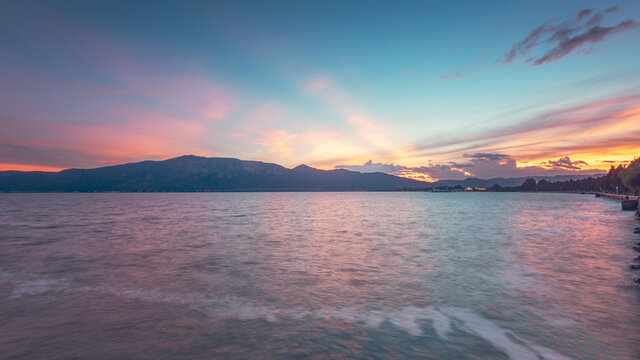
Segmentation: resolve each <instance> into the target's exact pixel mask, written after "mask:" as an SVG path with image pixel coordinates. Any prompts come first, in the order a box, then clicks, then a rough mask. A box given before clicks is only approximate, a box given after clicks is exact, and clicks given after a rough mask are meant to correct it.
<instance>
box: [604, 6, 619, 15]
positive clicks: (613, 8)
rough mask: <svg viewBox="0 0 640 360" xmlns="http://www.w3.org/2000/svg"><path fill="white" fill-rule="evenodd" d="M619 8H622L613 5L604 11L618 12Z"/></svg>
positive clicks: (606, 12) (607, 12)
mask: <svg viewBox="0 0 640 360" xmlns="http://www.w3.org/2000/svg"><path fill="white" fill-rule="evenodd" d="M618 10H620V8H619V7H618V5H613V6H612V7H610V8H608V9H607V10H605V11H604V13H605V14H609V13H614V12H617V11H618Z"/></svg>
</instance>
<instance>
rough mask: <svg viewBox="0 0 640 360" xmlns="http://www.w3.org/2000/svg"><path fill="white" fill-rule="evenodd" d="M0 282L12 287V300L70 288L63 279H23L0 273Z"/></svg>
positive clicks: (13, 274)
mask: <svg viewBox="0 0 640 360" xmlns="http://www.w3.org/2000/svg"><path fill="white" fill-rule="evenodd" d="M0 280H3V281H4V282H9V283H11V284H12V285H13V290H12V291H11V297H12V298H18V297H21V296H23V295H37V294H42V293H45V292H48V291H62V290H65V289H67V288H68V287H69V286H70V283H69V282H68V281H66V280H65V279H25V278H23V277H22V276H20V275H19V274H15V273H7V272H0Z"/></svg>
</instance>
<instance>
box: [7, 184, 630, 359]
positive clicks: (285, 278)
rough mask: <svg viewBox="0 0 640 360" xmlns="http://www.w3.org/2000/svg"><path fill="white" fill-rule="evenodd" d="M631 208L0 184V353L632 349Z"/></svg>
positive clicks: (532, 353) (568, 354)
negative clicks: (58, 190) (43, 190)
mask: <svg viewBox="0 0 640 360" xmlns="http://www.w3.org/2000/svg"><path fill="white" fill-rule="evenodd" d="M636 226H638V225H637V222H636V221H635V220H634V218H633V216H632V213H629V212H622V211H621V210H620V204H619V203H618V202H614V201H611V200H607V199H602V198H599V199H597V198H594V197H593V196H592V195H574V194H543V193H537V194H533V193H423V192H387V193H384V192H380V193H378V192H351V193H148V194H145V193H108V194H107V193H104V194H0V349H1V353H0V358H8V359H14V358H15V359H22V358H24V359H55V358H92V359H113V358H136V359H159V358H175V359H177V358H189V359H198V358H202V359H210V358H223V359H234V358H239V359H244V358H260V359H293V358H295V359H300V358H316V359H327V358H362V359H372V358H427V359H507V358H510V359H568V358H571V359H638V358H640V311H638V309H640V289H636V288H635V286H634V283H633V278H634V277H636V276H638V274H637V273H635V274H634V273H633V272H632V271H630V270H629V264H631V262H632V259H633V258H634V257H635V256H636V255H638V253H636V252H634V251H633V250H632V249H631V247H632V246H633V245H634V244H635V242H637V241H640V236H639V235H634V234H633V228H634V227H636Z"/></svg>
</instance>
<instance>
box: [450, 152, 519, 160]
mask: <svg viewBox="0 0 640 360" xmlns="http://www.w3.org/2000/svg"><path fill="white" fill-rule="evenodd" d="M462 156H463V157H466V158H471V159H476V160H491V161H499V160H504V159H508V158H509V155H505V154H487V153H473V154H464V155H462Z"/></svg>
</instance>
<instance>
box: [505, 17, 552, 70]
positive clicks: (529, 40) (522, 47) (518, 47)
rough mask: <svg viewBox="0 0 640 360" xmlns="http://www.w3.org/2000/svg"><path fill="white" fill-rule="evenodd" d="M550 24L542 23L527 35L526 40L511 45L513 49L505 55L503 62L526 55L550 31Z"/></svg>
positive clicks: (506, 62) (509, 61)
mask: <svg viewBox="0 0 640 360" xmlns="http://www.w3.org/2000/svg"><path fill="white" fill-rule="evenodd" d="M548 31H549V30H548V24H547V23H545V24H543V25H540V26H539V27H538V28H537V29H535V30H533V31H532V32H530V33H529V35H527V36H526V37H525V38H524V40H522V41H520V42H519V43H517V44H514V45H513V46H512V47H511V50H509V52H508V53H507V54H506V55H505V56H504V58H503V60H502V63H503V64H510V63H512V62H513V61H515V60H517V59H518V58H519V57H521V56H524V55H525V54H527V53H528V52H529V50H531V49H532V48H533V47H534V46H536V45H538V43H539V41H540V39H541V38H542V37H543V36H544V35H546V34H547V33H548Z"/></svg>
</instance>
